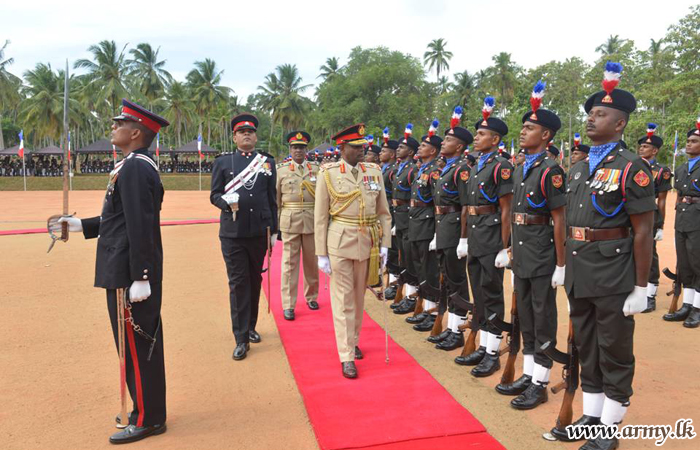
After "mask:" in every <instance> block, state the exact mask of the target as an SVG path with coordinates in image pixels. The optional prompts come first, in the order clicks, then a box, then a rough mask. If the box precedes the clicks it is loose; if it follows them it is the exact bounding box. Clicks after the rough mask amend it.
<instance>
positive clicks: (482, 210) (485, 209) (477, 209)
mask: <svg viewBox="0 0 700 450" xmlns="http://www.w3.org/2000/svg"><path fill="white" fill-rule="evenodd" d="M467 211H468V212H469V215H470V216H484V215H486V214H496V213H497V212H498V208H497V207H496V205H483V206H469V207H467Z"/></svg>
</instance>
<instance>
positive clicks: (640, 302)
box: [622, 286, 647, 316]
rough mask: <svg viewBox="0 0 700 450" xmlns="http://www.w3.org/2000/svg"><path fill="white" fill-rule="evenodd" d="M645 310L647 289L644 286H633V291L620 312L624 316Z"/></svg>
mask: <svg viewBox="0 0 700 450" xmlns="http://www.w3.org/2000/svg"><path fill="white" fill-rule="evenodd" d="M645 309H647V288H646V286H635V287H634V290H633V291H632V292H630V295H628V296H627V299H626V300H625V304H624V305H623V306H622V312H623V313H624V314H625V316H631V315H632V314H638V313H640V312H642V311H644V310H645Z"/></svg>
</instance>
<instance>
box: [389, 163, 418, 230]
mask: <svg viewBox="0 0 700 450" xmlns="http://www.w3.org/2000/svg"><path fill="white" fill-rule="evenodd" d="M415 171H416V165H415V164H413V161H404V162H397V163H396V167H395V168H394V180H393V183H392V187H393V192H392V193H391V198H392V200H403V201H405V202H408V201H410V200H411V183H412V182H413V179H414V178H415V175H416V174H415ZM408 209H409V206H408V204H406V205H400V206H394V220H395V221H396V229H397V230H402V231H403V230H408Z"/></svg>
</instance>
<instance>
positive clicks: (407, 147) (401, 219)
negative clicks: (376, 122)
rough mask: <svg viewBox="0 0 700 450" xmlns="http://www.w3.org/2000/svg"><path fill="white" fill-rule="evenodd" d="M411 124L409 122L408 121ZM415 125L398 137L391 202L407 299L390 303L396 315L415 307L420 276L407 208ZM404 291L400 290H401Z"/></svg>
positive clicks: (416, 142) (400, 283) (407, 128)
mask: <svg viewBox="0 0 700 450" xmlns="http://www.w3.org/2000/svg"><path fill="white" fill-rule="evenodd" d="M409 125H410V124H409ZM412 129H413V125H410V126H407V127H406V130H407V131H406V133H404V137H403V139H401V140H399V146H398V148H397V150H396V156H397V159H398V160H399V161H398V162H397V167H396V169H395V170H394V180H393V183H392V187H393V192H392V193H391V203H392V205H393V206H394V226H393V227H392V229H391V230H392V231H391V233H392V236H396V241H397V243H398V250H399V267H400V268H401V272H400V277H399V285H403V286H404V288H403V292H404V294H405V295H404V298H402V299H401V301H400V302H398V303H396V300H399V299H395V300H394V302H395V303H394V304H393V305H391V306H392V307H393V309H394V312H395V313H397V314H408V313H409V312H411V311H413V310H414V308H415V306H416V297H417V295H418V277H417V275H416V273H415V269H414V268H413V262H412V257H411V249H410V244H409V241H408V210H409V208H410V203H411V183H412V182H413V177H414V176H415V174H414V170H415V168H416V165H415V163H414V161H413V155H414V154H415V152H416V151H418V145H419V144H418V141H417V140H415V139H414V138H412V137H411V133H412ZM399 290H401V289H399Z"/></svg>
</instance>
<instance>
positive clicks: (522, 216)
mask: <svg viewBox="0 0 700 450" xmlns="http://www.w3.org/2000/svg"><path fill="white" fill-rule="evenodd" d="M512 221H513V223H514V224H516V225H549V224H551V223H552V222H551V221H552V216H550V215H549V214H547V215H544V216H541V215H537V214H527V213H513V215H512Z"/></svg>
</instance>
